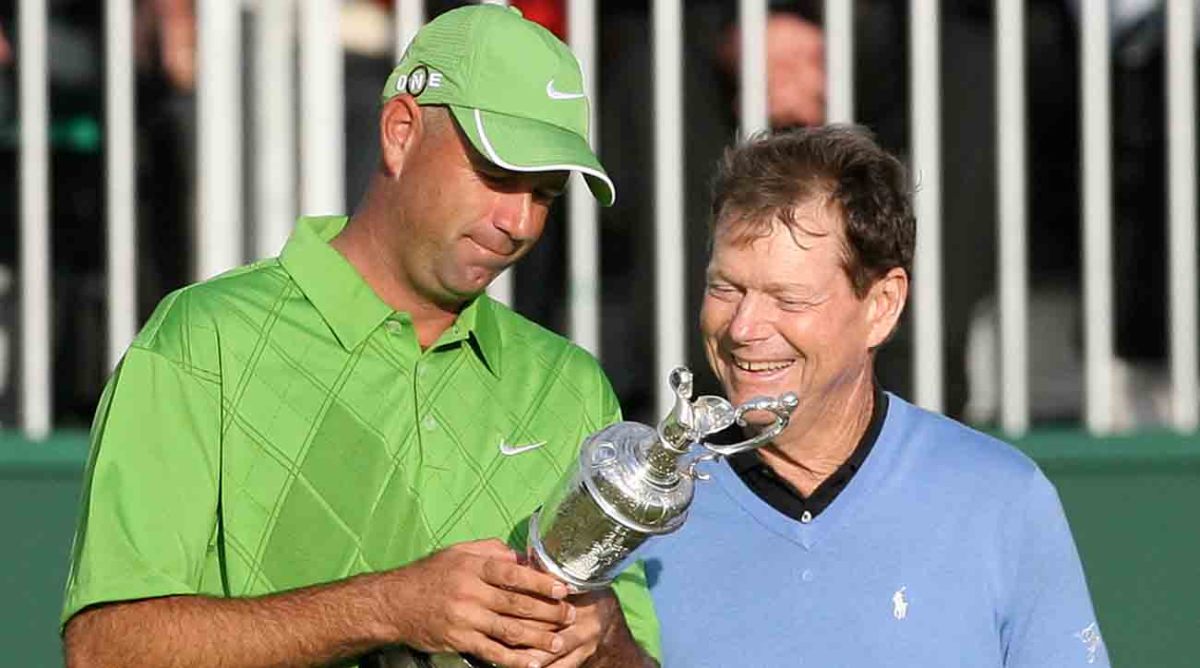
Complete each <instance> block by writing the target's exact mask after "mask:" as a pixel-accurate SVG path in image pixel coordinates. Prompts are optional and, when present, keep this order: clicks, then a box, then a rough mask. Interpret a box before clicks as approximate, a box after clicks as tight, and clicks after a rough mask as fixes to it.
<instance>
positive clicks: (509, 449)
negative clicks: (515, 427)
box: [500, 439, 546, 457]
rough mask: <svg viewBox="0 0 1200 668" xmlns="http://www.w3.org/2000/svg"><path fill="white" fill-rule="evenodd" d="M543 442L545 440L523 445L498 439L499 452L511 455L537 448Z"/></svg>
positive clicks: (543, 443)
mask: <svg viewBox="0 0 1200 668" xmlns="http://www.w3.org/2000/svg"><path fill="white" fill-rule="evenodd" d="M545 444H546V442H545V441H538V442H537V443H527V444H525V445H511V444H509V442H508V441H506V440H504V439H500V454H502V455H507V456H509V457H511V456H513V455H519V454H521V453H522V452H529V451H530V450H537V449H538V448H540V447H542V446H543V445H545Z"/></svg>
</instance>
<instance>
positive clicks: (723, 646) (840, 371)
mask: <svg viewBox="0 0 1200 668" xmlns="http://www.w3.org/2000/svg"><path fill="white" fill-rule="evenodd" d="M910 189H911V186H910V184H909V181H908V178H907V177H906V174H905V171H904V168H903V167H902V166H901V164H900V163H899V162H898V161H897V160H896V159H895V158H893V157H892V156H890V155H888V154H887V153H885V152H884V151H883V150H881V149H880V148H879V147H878V146H877V145H876V144H875V143H874V141H873V140H872V139H871V137H870V135H869V134H868V133H866V132H865V131H864V130H862V129H861V128H855V127H847V126H841V127H838V126H830V127H824V128H815V129H809V130H802V131H795V132H790V133H784V134H777V135H773V136H760V137H757V138H755V139H752V140H751V141H750V142H748V143H746V144H744V145H742V146H739V147H737V148H735V149H732V150H731V151H730V152H729V153H728V154H727V155H726V158H725V160H724V161H723V163H722V165H721V169H720V172H719V174H718V178H717V181H716V188H715V199H714V203H713V221H714V225H713V249H712V257H711V261H710V263H709V267H708V277H707V292H706V294H705V298H704V305H703V308H702V311H701V316H700V321H701V329H702V331H703V335H704V341H705V349H706V353H707V355H708V360H709V363H710V365H711V366H712V368H713V371H714V372H715V373H716V375H717V377H718V379H719V380H720V381H721V383H722V385H723V386H724V389H725V392H726V394H727V395H728V396H729V398H730V399H731V400H732V401H734V402H735V403H740V402H743V401H745V400H747V399H749V398H751V397H754V396H757V395H778V394H781V393H783V392H785V391H793V392H796V393H797V395H798V396H799V397H800V405H799V407H798V408H797V410H796V412H795V413H794V414H793V417H792V422H791V424H790V426H789V427H788V428H787V430H785V431H784V432H783V433H782V434H781V435H780V436H779V437H778V438H776V439H775V441H774V442H773V443H771V444H770V445H769V446H768V447H766V448H764V449H762V450H760V451H758V452H750V453H744V454H742V455H737V456H735V457H733V458H731V459H730V460H729V461H726V462H721V463H719V464H716V465H713V466H710V467H709V469H708V471H709V472H710V473H711V474H712V475H713V479H714V480H713V482H714V483H715V484H712V485H709V486H707V487H706V488H705V489H703V490H700V493H699V494H697V497H696V502H695V505H694V506H693V508H692V511H691V517H690V518H689V520H688V522H687V523H685V524H684V526H683V528H682V529H681V530H680V531H679V532H678V533H676V534H673V535H670V536H667V537H666V538H663V539H660V540H659V541H658V542H654V543H652V544H651V545H649V546H648V551H647V552H646V553H645V555H644V556H645V562H646V568H647V575H648V578H649V580H650V586H651V593H652V594H653V596H654V601H655V605H656V608H657V611H658V615H659V618H660V620H661V625H662V630H663V654H664V660H665V665H666V666H687V667H689V668H693V667H702V666H722V667H726V666H755V667H758V666H822V667H825V666H851V667H858V666H862V667H867V666H871V667H874V666H905V667H907V666H921V667H922V668H933V667H940V666H946V667H950V666H954V667H961V666H970V667H971V668H988V667H993V666H994V667H997V668H999V667H1005V668H1017V667H1020V668H1033V667H1039V668H1051V667H1053V668H1063V667H1068V666H1092V667H1095V666H1107V665H1108V656H1107V653H1106V652H1105V648H1104V643H1103V640H1102V639H1101V635H1100V631H1099V628H1098V626H1097V624H1096V618H1095V614H1094V612H1093V610H1092V605H1091V601H1090V599H1089V596H1088V591H1087V584H1086V582H1085V580H1084V575H1083V570H1082V568H1081V566H1080V562H1079V556H1078V554H1077V552H1076V549H1075V545H1074V541H1073V540H1072V538H1071V532H1070V529H1069V527H1068V526H1067V521H1066V518H1065V517H1064V515H1063V511H1062V507H1061V505H1060V503H1059V500H1058V496H1057V494H1056V492H1055V490H1054V488H1053V486H1052V485H1051V484H1050V482H1049V481H1048V480H1047V479H1046V477H1045V476H1044V475H1043V474H1042V473H1041V471H1039V470H1038V468H1037V466H1036V465H1035V464H1034V463H1033V462H1032V461H1030V460H1029V459H1028V458H1026V457H1025V456H1024V455H1022V454H1021V453H1019V452H1018V451H1017V450H1015V449H1014V448H1012V447H1010V446H1008V445H1006V444H1004V443H1001V442H999V441H997V440H995V439H992V438H990V437H988V436H986V435H983V434H980V433H978V432H975V431H973V430H971V429H969V428H967V427H964V426H962V425H960V424H958V423H956V422H954V421H952V420H949V419H946V418H944V417H941V416H939V415H935V414H932V413H929V412H927V411H924V410H922V409H920V408H917V407H915V406H912V405H911V404H908V403H906V402H905V401H903V400H902V399H900V398H899V397H896V396H895V395H892V394H888V393H886V392H884V391H883V390H882V389H881V388H880V387H878V385H877V384H876V382H875V378H874V372H873V364H874V356H875V351H876V349H877V348H878V347H879V346H880V345H881V344H883V343H884V342H885V341H886V340H887V338H888V337H889V336H890V335H891V333H892V331H893V330H894V329H895V327H896V326H897V323H898V321H899V319H900V314H901V312H902V311H903V308H904V304H905V301H906V299H907V297H908V290H909V271H910V268H911V264H912V256H913V246H914V239H915V236H916V222H915V219H914V216H913V211H912V204H911V198H910ZM754 428H755V425H753V424H752V425H750V427H749V429H754Z"/></svg>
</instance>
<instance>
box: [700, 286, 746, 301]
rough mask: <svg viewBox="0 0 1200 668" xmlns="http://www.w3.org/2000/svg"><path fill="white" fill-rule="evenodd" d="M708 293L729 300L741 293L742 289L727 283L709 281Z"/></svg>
mask: <svg viewBox="0 0 1200 668" xmlns="http://www.w3.org/2000/svg"><path fill="white" fill-rule="evenodd" d="M708 294H710V295H712V296H713V297H716V298H717V299H723V300H731V299H736V298H738V297H739V296H740V295H741V294H742V291H741V290H740V289H738V288H737V287H736V286H733V285H730V284H728V283H709V284H708Z"/></svg>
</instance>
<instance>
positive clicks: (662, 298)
mask: <svg viewBox="0 0 1200 668" xmlns="http://www.w3.org/2000/svg"><path fill="white" fill-rule="evenodd" d="M681 5H682V3H681V0H654V2H653V5H652V7H651V13H652V14H653V17H652V18H653V40H654V285H655V290H654V296H655V302H654V303H655V308H654V313H655V316H656V319H655V323H654V325H655V332H656V333H657V341H656V342H655V346H654V349H655V357H656V359H655V373H654V376H653V377H654V378H655V379H656V385H655V389H656V391H657V394H656V396H657V398H658V401H657V406H656V410H655V414H657V415H666V414H667V412H668V411H669V410H670V409H671V402H672V398H671V395H670V392H668V391H667V388H666V379H667V376H668V374H670V372H671V369H672V368H674V367H675V366H676V365H678V364H680V363H682V362H683V361H684V360H686V359H687V334H686V330H685V329H684V327H685V325H684V323H687V322H691V319H690V318H689V317H688V315H687V313H686V310H687V289H686V286H685V285H684V271H685V267H686V263H685V262H684V249H685V248H687V239H686V238H685V237H684V234H685V228H684V225H683V35H682V32H683V13H682V6H681Z"/></svg>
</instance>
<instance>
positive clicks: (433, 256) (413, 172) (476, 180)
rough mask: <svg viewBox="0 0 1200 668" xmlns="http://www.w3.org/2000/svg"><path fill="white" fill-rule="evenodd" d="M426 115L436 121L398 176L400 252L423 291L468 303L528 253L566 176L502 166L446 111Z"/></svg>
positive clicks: (436, 297)
mask: <svg viewBox="0 0 1200 668" xmlns="http://www.w3.org/2000/svg"><path fill="white" fill-rule="evenodd" d="M431 111H432V113H431ZM425 115H426V117H430V116H433V117H434V118H433V119H432V120H431V122H429V123H427V127H426V131H425V133H424V135H423V136H422V137H421V140H420V141H419V142H418V143H417V144H416V146H415V147H414V149H413V151H414V152H413V155H411V156H410V157H407V158H406V159H405V163H404V170H403V175H402V178H400V179H399V187H400V189H401V194H400V201H402V202H403V203H404V206H403V207H401V210H400V211H399V212H398V215H399V216H400V228H401V229H400V231H401V234H400V235H399V240H398V241H399V245H398V247H397V248H396V251H395V252H396V254H397V256H398V260H399V264H400V266H401V268H402V269H403V271H404V273H405V274H406V275H407V277H408V280H409V282H410V283H411V284H412V286H413V288H415V289H416V290H417V291H418V292H420V293H421V294H422V295H424V296H425V297H426V298H428V299H431V300H432V301H435V302H438V303H461V302H462V301H465V300H466V299H469V298H471V297H473V296H475V295H477V294H479V293H480V292H482V291H483V290H484V289H485V288H486V287H487V285H488V284H489V283H491V281H492V280H493V279H494V278H495V277H496V276H497V275H499V274H500V272H502V271H504V269H506V268H508V267H509V266H510V265H512V264H514V263H516V262H517V261H518V260H520V259H521V258H522V257H524V256H525V254H526V253H528V252H529V250H530V249H531V248H532V247H533V245H534V243H536V242H537V240H538V238H539V237H540V236H541V234H542V230H543V229H544V227H545V224H546V216H547V214H548V213H549V210H550V205H551V203H552V202H553V200H554V199H555V198H556V197H558V195H559V194H561V193H562V191H563V188H564V187H565V185H566V180H567V172H534V173H518V172H512V171H508V170H504V169H501V168H499V167H496V166H495V165H492V164H491V163H489V162H488V161H487V160H485V159H484V158H483V157H482V156H480V155H479V154H478V153H477V152H476V151H475V149H474V148H472V147H471V146H470V143H469V142H468V141H467V140H466V138H465V137H463V136H462V133H461V132H460V131H459V130H458V128H457V126H456V125H455V124H454V121H453V120H451V119H450V117H449V116H448V115H445V112H444V111H443V110H425Z"/></svg>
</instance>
